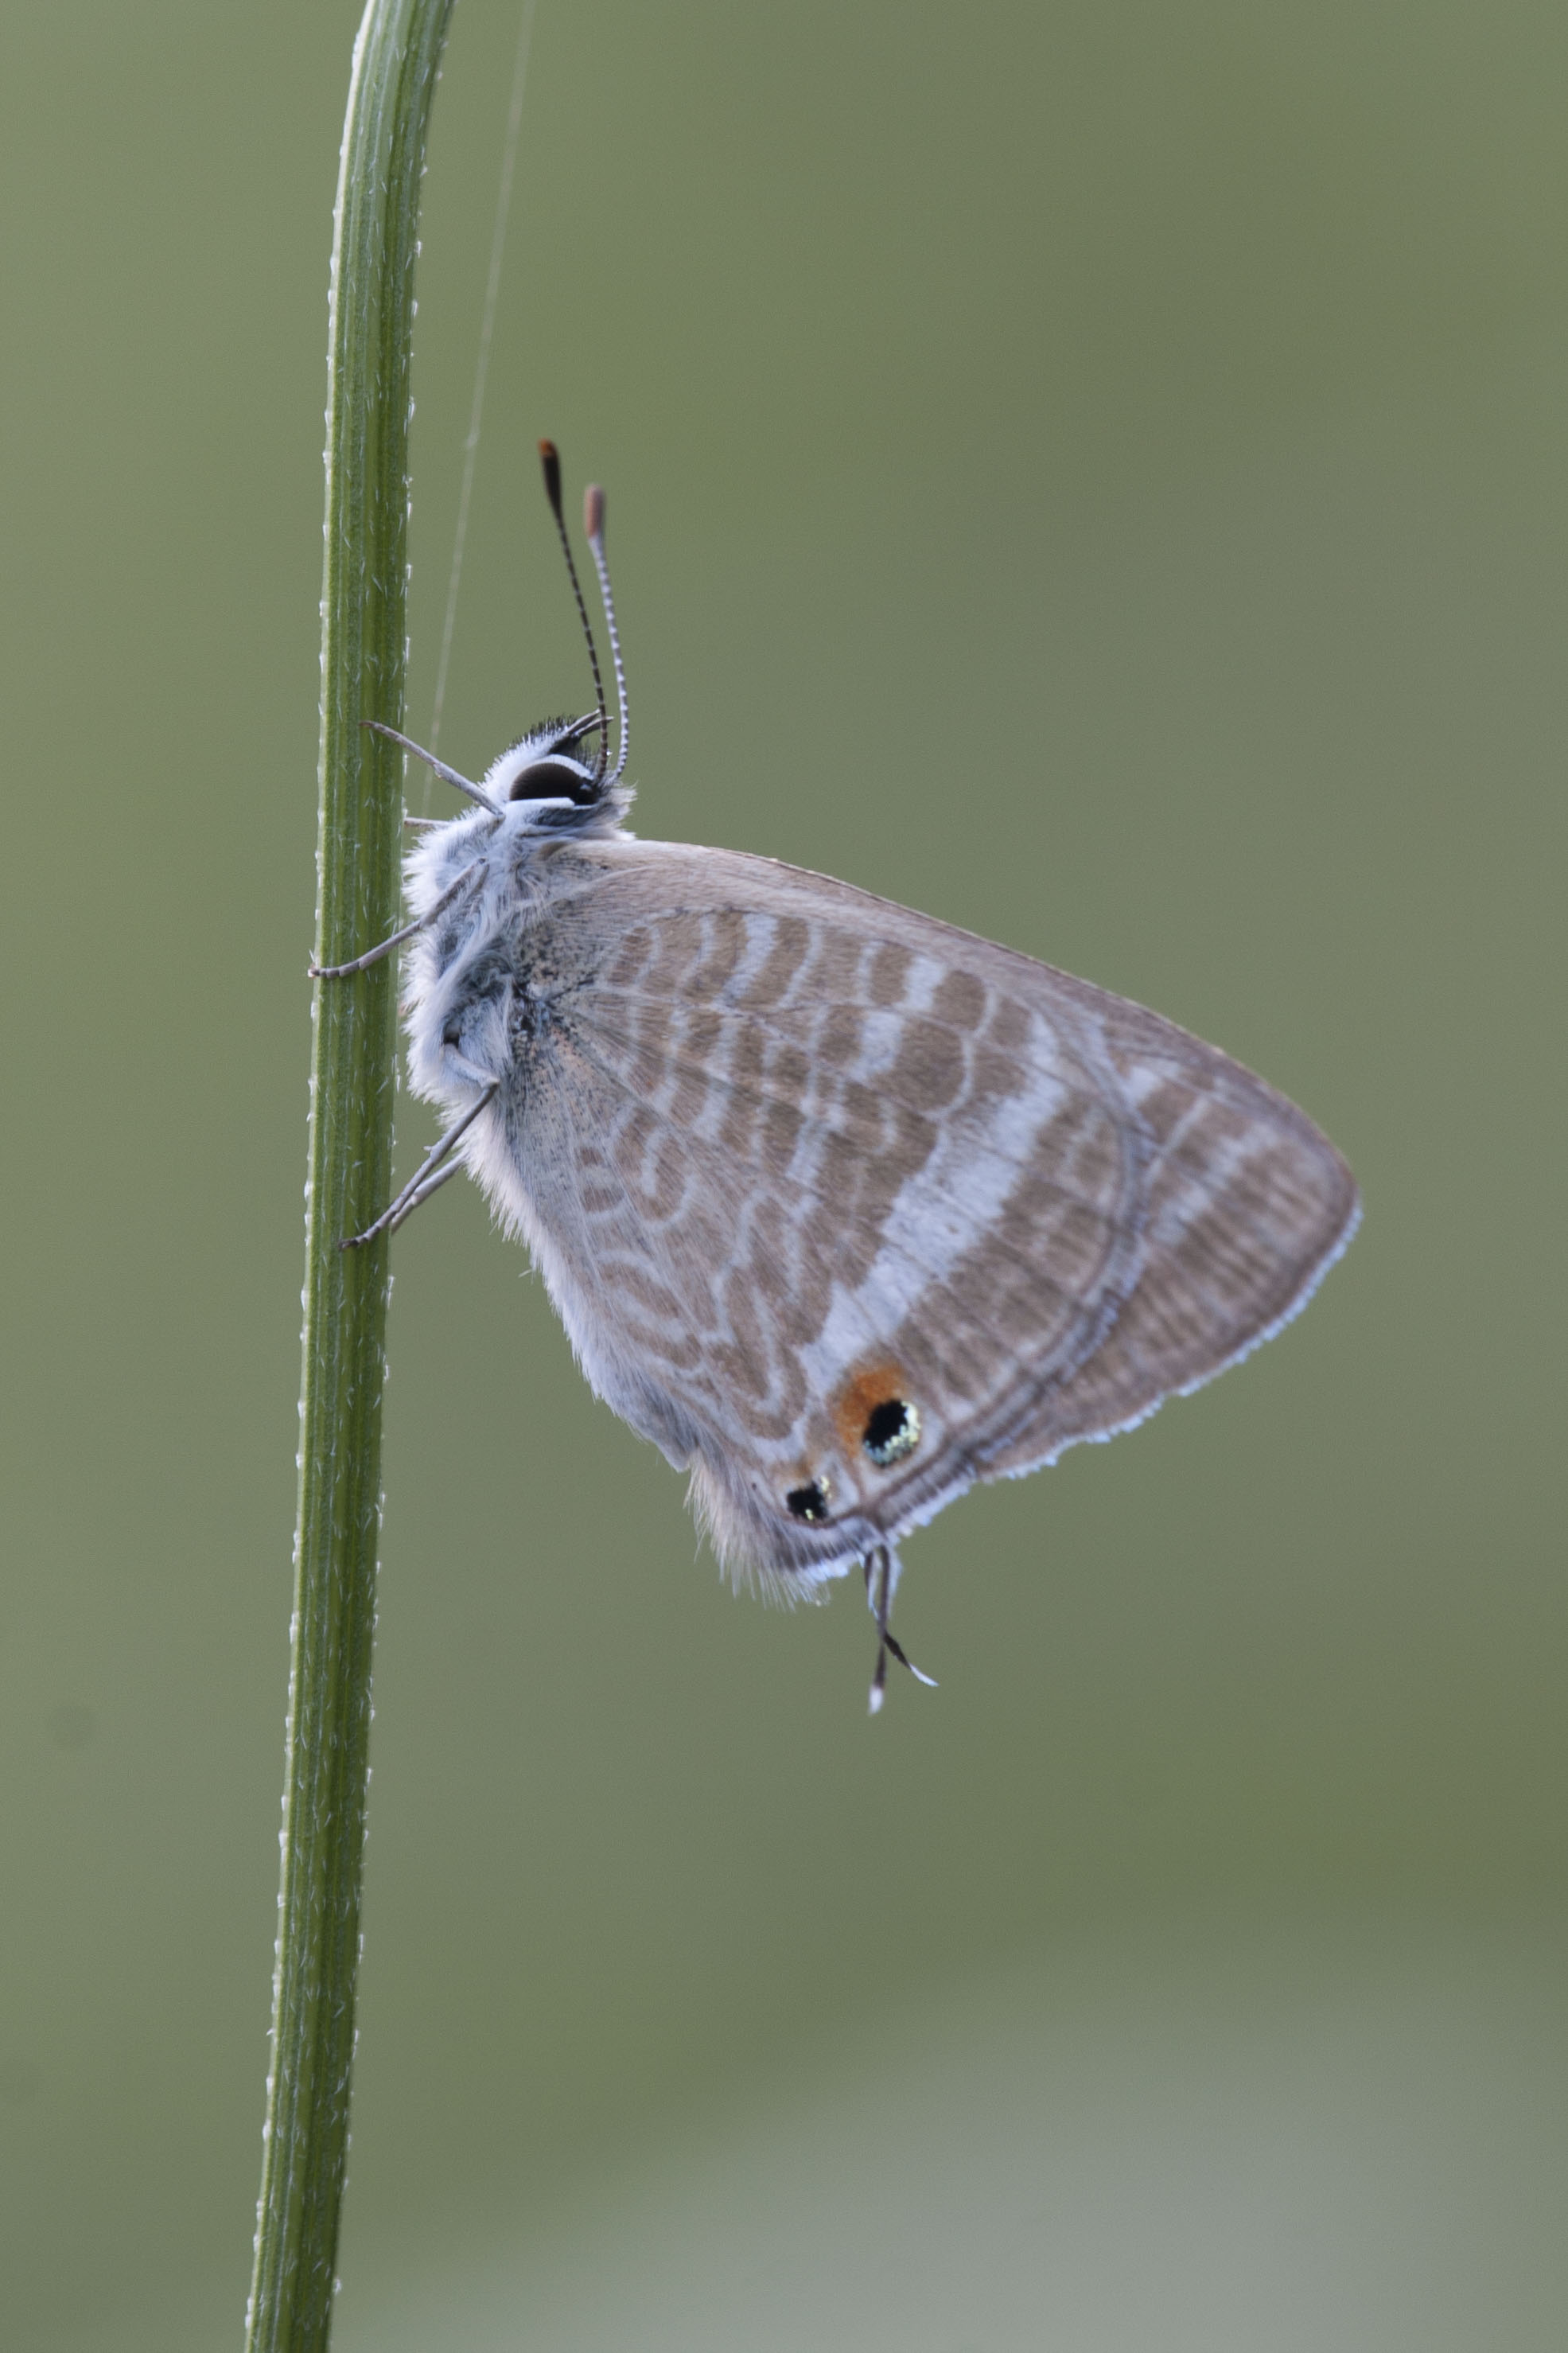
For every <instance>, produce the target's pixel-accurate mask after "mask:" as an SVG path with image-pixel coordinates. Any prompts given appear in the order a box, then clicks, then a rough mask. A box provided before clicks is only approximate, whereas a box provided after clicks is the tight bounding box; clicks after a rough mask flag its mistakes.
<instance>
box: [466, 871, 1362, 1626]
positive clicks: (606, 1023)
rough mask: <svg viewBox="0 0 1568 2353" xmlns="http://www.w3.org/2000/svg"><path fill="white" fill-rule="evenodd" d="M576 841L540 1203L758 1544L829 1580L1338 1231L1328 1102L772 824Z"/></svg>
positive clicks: (533, 1132)
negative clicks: (880, 887) (957, 925)
mask: <svg viewBox="0 0 1568 2353" xmlns="http://www.w3.org/2000/svg"><path fill="white" fill-rule="evenodd" d="M571 857H572V861H573V866H574V881H573V886H572V887H571V888H570V889H567V890H563V891H562V892H560V893H559V894H557V895H555V896H553V897H552V902H551V904H550V907H549V912H548V914H547V915H546V916H545V917H544V919H543V922H542V926H541V931H540V936H539V940H538V944H537V951H536V953H537V956H538V960H539V962H540V965H541V967H542V968H547V969H548V972H549V974H550V976H552V1013H551V1018H550V1022H549V1025H548V1029H547V1031H546V1032H545V1033H542V1036H541V1039H540V1045H539V1050H537V1051H536V1052H535V1053H533V1054H532V1055H531V1057H530V1058H529V1059H528V1060H527V1061H526V1064H524V1065H520V1087H519V1091H518V1094H517V1098H516V1099H515V1100H514V1101H513V1102H511V1103H510V1104H509V1106H508V1112H507V1119H508V1126H509V1145H510V1149H511V1151H512V1152H513V1153H514V1154H515V1162H514V1165H515V1166H519V1167H520V1168H521V1171H522V1173H523V1175H524V1177H525V1180H526V1184H527V1188H528V1206H527V1210H526V1212H525V1213H521V1214H520V1215H519V1219H518V1221H519V1223H520V1224H521V1225H522V1226H523V1227H524V1229H526V1230H527V1231H528V1233H529V1235H530V1239H531V1240H532V1241H533V1243H534V1247H535V1250H536V1252H537V1254H538V1256H539V1258H540V1261H541V1263H542V1267H543V1270H544V1272H545V1275H546V1277H547V1280H548V1281H549V1283H550V1287H551V1290H552V1293H553V1295H554V1296H555V1298H556V1301H557V1303H558V1305H559V1306H560V1307H561V1309H562V1313H563V1316H564V1318H565V1321H566V1323H567V1325H568V1328H569V1330H570V1331H571V1333H572V1335H573V1338H574V1342H575V1344H576V1345H577V1348H578V1351H579V1354H580V1356H582V1358H583V1361H584V1366H585V1368H586V1370H587V1371H588V1373H589V1375H590V1377H592V1378H593V1379H594V1381H595V1385H596V1386H597V1387H598V1388H600V1390H601V1392H602V1393H603V1394H604V1395H605V1396H606V1397H607V1398H609V1400H610V1402H611V1403H612V1404H613V1405H614V1406H616V1409H617V1410H619V1411H620V1412H622V1413H623V1414H625V1415H626V1419H628V1420H630V1421H631V1422H632V1423H633V1424H634V1426H635V1427H637V1428H638V1429H639V1430H643V1431H644V1432H645V1433H646V1434H647V1435H648V1436H651V1437H653V1438H655V1439H656V1440H658V1442H659V1443H660V1444H662V1445H663V1446H664V1448H665V1450H666V1451H667V1452H668V1453H669V1454H670V1455H671V1456H672V1458H673V1459H675V1460H676V1461H682V1462H689V1464H690V1467H691V1469H692V1472H693V1476H694V1485H695V1490H696V1493H697V1499H698V1503H699V1508H700V1512H701V1514H702V1515H703V1517H704V1519H705V1521H706V1524H707V1525H708V1526H709V1528H710V1531H711V1533H712V1535H713V1537H714V1540H715V1543H716V1545H717V1546H718V1549H719V1551H720V1553H721V1556H722V1557H724V1558H725V1559H727V1560H728V1561H729V1562H731V1565H733V1566H734V1567H737V1568H738V1569H741V1570H742V1571H756V1572H760V1573H761V1574H762V1576H763V1578H764V1580H767V1579H769V1578H770V1577H773V1578H781V1579H782V1580H783V1581H784V1583H785V1584H786V1585H789V1586H791V1587H794V1588H796V1589H801V1588H808V1587H809V1586H810V1585H811V1584H813V1583H814V1582H816V1579H818V1578H820V1577H823V1576H824V1575H830V1574H834V1573H842V1570H843V1568H844V1567H845V1566H846V1564H847V1563H848V1562H850V1561H852V1560H854V1559H858V1558H861V1557H863V1556H865V1555H866V1554H867V1553H868V1551H869V1550H870V1549H871V1547H872V1546H875V1545H876V1544H877V1543H878V1542H879V1541H881V1540H883V1539H885V1538H890V1537H894V1536H896V1535H899V1534H900V1532H901V1531H903V1530H905V1529H907V1528H909V1527H910V1526H912V1525H916V1524H917V1523H919V1522H921V1521H922V1520H924V1519H928V1518H929V1517H930V1516H931V1514H932V1513H933V1512H935V1511H937V1510H939V1509H940V1508H941V1506H942V1504H944V1503H946V1502H948V1501H949V1500H951V1499H952V1497H953V1496H954V1495H955V1494H957V1493H960V1492H962V1491H963V1489H964V1488H965V1487H967V1486H969V1485H970V1484H971V1483H972V1482H973V1481H974V1480H976V1479H989V1478H994V1477H997V1476H1000V1475H1002V1474H1005V1473H1017V1472H1025V1471H1028V1470H1032V1469H1035V1468H1037V1466H1039V1465H1040V1464H1043V1463H1046V1462H1048V1461H1051V1460H1052V1458H1053V1457H1054V1456H1055V1455H1057V1454H1058V1453H1059V1452H1060V1451H1061V1450H1062V1449H1063V1448H1064V1447H1066V1446H1068V1445H1070V1444H1071V1443H1073V1442H1074V1441H1075V1440H1080V1439H1088V1438H1099V1437H1104V1436H1107V1435H1109V1434H1110V1432H1112V1431H1114V1430H1122V1429H1125V1428H1127V1427H1128V1426H1129V1425H1130V1424H1131V1423H1133V1422H1135V1421H1137V1420H1138V1419H1141V1418H1142V1416H1143V1415H1145V1414H1147V1413H1148V1412H1150V1411H1151V1410H1152V1408H1153V1407H1154V1406H1155V1405H1156V1404H1157V1403H1158V1402H1159V1400H1160V1399H1161V1398H1163V1397H1164V1396H1166V1395H1168V1394H1169V1393H1170V1392H1171V1391H1173V1390H1179V1389H1184V1388H1191V1387H1193V1386H1194V1385H1195V1384H1196V1383H1198V1382H1201V1381H1204V1380H1206V1379H1207V1378H1208V1377H1210V1376H1211V1375H1212V1374H1214V1373H1216V1372H1218V1371H1219V1370H1220V1369H1221V1368H1222V1367H1223V1366H1226V1365H1227V1364H1229V1363H1231V1362H1233V1361H1234V1360H1235V1358H1236V1357H1237V1356H1240V1355H1242V1354H1244V1353H1245V1352H1246V1351H1247V1349H1248V1348H1250V1347H1251V1346H1253V1345H1255V1344H1256V1343H1257V1342H1258V1341H1259V1340H1261V1339H1264V1338H1266V1337H1267V1336H1268V1335H1269V1334H1270V1333H1271V1332H1272V1331H1274V1330H1275V1329H1276V1328H1277V1327H1278V1326H1279V1324H1280V1323H1282V1322H1283V1321H1284V1320H1285V1319H1286V1318H1287V1317H1289V1314H1291V1313H1292V1312H1293V1311H1294V1310H1295V1309H1296V1308H1297V1307H1299V1306H1300V1304H1301V1303H1302V1302H1303V1301H1304V1300H1305V1298H1306V1297H1307V1295H1308V1293H1310V1290H1311V1288H1312V1286H1313V1285H1314V1283H1315V1282H1316V1281H1317V1279H1318V1278H1319V1276H1320V1275H1321V1273H1322V1271H1324V1269H1325V1268H1326V1267H1327V1266H1328V1264H1329V1263H1330V1262H1331V1260H1332V1259H1333V1258H1334V1257H1335V1256H1336V1255H1337V1254H1338V1252H1339V1251H1340V1250H1341V1249H1342V1247H1343V1245H1344V1243H1345V1241H1346V1240H1348V1238H1349V1235H1350V1232H1351V1230H1352V1227H1353V1223H1354V1219H1355V1214H1356V1196H1355V1188H1354V1186H1353V1183H1352V1179H1351V1176H1350V1173H1349V1171H1348V1170H1347V1168H1346V1167H1345V1166H1344V1163H1343V1162H1342V1160H1341V1158H1340V1156H1339V1155H1338V1154H1337V1152H1336V1151H1335V1150H1334V1148H1333V1146H1332V1145H1331V1144H1330V1143H1329V1142H1328V1140H1327V1138H1326V1137H1324V1136H1323V1135H1322V1134H1320V1133H1319V1131H1318V1130H1317V1129H1316V1128H1315V1127H1314V1126H1313V1125H1312V1124H1311V1123H1310V1121H1309V1120H1308V1119H1307V1118H1306V1117H1305V1116H1304V1115H1303V1114H1302V1113H1300V1112H1299V1111H1298V1110H1297V1109H1296V1108H1295V1107H1294V1105H1293V1104H1291V1103H1288V1102H1286V1101H1285V1100H1284V1099H1283V1098H1282V1097H1281V1096H1279V1095H1277V1094H1275V1093H1274V1092H1272V1091H1271V1090H1270V1089H1269V1088H1268V1087H1266V1086H1265V1085H1263V1084H1262V1082H1260V1081H1259V1080H1258V1079H1256V1078H1254V1077H1253V1076H1252V1075H1251V1074H1250V1073H1249V1072H1248V1071H1245V1070H1243V1069H1242V1068H1241V1067H1240V1066H1239V1065H1238V1064H1237V1063H1235V1062H1233V1061H1231V1060H1228V1059H1227V1057H1226V1056H1225V1055H1223V1054H1221V1053H1219V1052H1217V1051H1216V1050H1215V1049H1214V1048H1213V1047H1210V1046H1205V1045H1204V1044H1202V1043H1200V1042H1199V1041H1198V1040H1197V1039H1194V1038H1191V1037H1189V1036H1187V1035H1186V1033H1185V1032H1184V1031H1183V1030H1181V1029H1177V1028H1175V1027H1174V1026H1173V1024H1172V1023H1170V1022H1167V1021H1163V1020H1162V1019H1160V1018H1158V1017H1157V1016H1156V1015H1153V1014H1151V1013H1147V1012H1144V1011H1143V1010H1142V1008H1139V1007H1137V1006H1134V1005H1131V1004H1128V1003H1126V1002H1125V1001H1124V1000H1122V999H1121V998H1119V997H1113V996H1110V995H1109V994H1108V993H1106V992H1105V991H1103V990H1101V989H1097V988H1094V987H1090V986H1089V985H1088V984H1086V983H1084V982H1081V981H1076V980H1073V979H1070V978H1069V977H1068V976H1066V975H1065V974H1062V973H1058V972H1056V971H1053V970H1052V969H1050V968H1049V967H1048V966H1047V965H1040V964H1037V963H1036V962H1034V961H1033V960H1032V959H1031V958H1029V957H1027V956H1024V955H1016V954H1015V953H1013V952H1011V951H1009V950H1007V949H1005V948H1001V947H996V946H994V945H993V944H990V943H989V942H987V941H984V940H980V939H976V938H974V937H973V936H971V935H970V934H966V933H963V932H958V931H954V930H952V929H951V928H950V927H949V926H947V925H946V924H943V923H937V922H934V921H932V920H931V919H930V918H929V917H926V916H923V915H918V914H913V913H909V912H908V911H907V910H905V909H903V908H900V907H896V906H892V905H889V904H888V903H887V902H883V901H881V900H878V899H873V898H870V897H868V896H867V895H866V894H865V893H863V892H858V891H856V890H854V889H852V888H851V887H850V886H848V885H847V884H845V883H840V882H835V881H828V880H826V879H824V878H822V877H819V876H816V875H812V874H805V873H802V872H799V871H796V870H795V869H793V868H788V867H782V866H778V865H775V864H773V862H771V861H769V860H762V859H755V858H748V857H744V856H741V855H738V854H734V853H731V852H728V851H722V850H710V849H684V848H679V847H677V846H674V845H665V844H659V843H642V842H637V841H634V840H631V839H626V838H624V837H623V838H619V839H612V840H610V841H606V842H602V843H600V842H595V843H592V844H584V846H583V848H582V849H580V850H576V851H574V852H573V853H571ZM900 1409H901V1419H900Z"/></svg>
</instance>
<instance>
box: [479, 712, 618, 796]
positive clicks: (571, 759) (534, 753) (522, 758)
mask: <svg viewBox="0 0 1568 2353" xmlns="http://www.w3.org/2000/svg"><path fill="white" fill-rule="evenodd" d="M600 724H601V722H600V718H599V714H598V712H594V711H590V712H588V714H587V716H586V717H585V718H583V719H547V720H545V721H544V722H543V723H542V725H540V726H538V727H531V728H530V729H529V732H528V733H527V734H526V735H524V736H523V737H521V740H520V741H519V742H518V743H516V744H512V745H511V746H510V748H509V749H508V750H507V751H505V752H503V753H502V754H501V755H500V758H499V759H498V760H493V761H492V762H491V763H490V765H489V768H488V769H487V770H486V772H485V776H484V791H485V793H486V795H487V797H489V799H490V800H491V801H493V802H495V803H496V804H497V805H498V806H499V807H501V808H503V809H507V808H510V807H512V806H513V805H515V804H517V803H522V804H524V805H525V807H526V810H527V815H528V816H529V817H536V818H539V819H541V820H542V821H543V822H545V823H546V824H548V823H550V822H552V818H551V817H548V816H547V815H546V812H547V811H549V812H552V816H553V821H555V822H559V821H560V819H561V818H562V816H563V813H564V812H565V811H568V810H587V809H598V808H603V807H606V806H607V805H608V804H609V803H610V802H611V801H612V800H618V801H621V802H623V803H624V802H625V800H626V797H627V796H626V793H625V792H624V791H621V790H620V789H619V788H617V787H616V786H612V785H611V783H610V781H609V778H608V777H607V776H606V775H605V769H604V765H603V763H602V762H600V761H595V760H591V759H584V756H583V746H584V739H585V738H586V737H588V736H590V735H592V734H595V733H596V732H597V731H598V729H599V727H600ZM525 821H526V820H525ZM568 822H570V820H568Z"/></svg>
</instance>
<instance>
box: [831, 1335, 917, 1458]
mask: <svg viewBox="0 0 1568 2353" xmlns="http://www.w3.org/2000/svg"><path fill="white" fill-rule="evenodd" d="M912 1394H913V1393H912V1390H911V1387H910V1377H909V1375H908V1373H906V1372H905V1370H904V1369H903V1366H901V1365H895V1364H894V1363H893V1361H892V1359H891V1358H890V1357H888V1358H885V1359H884V1360H883V1361H882V1362H881V1363H879V1364H875V1365H867V1366H864V1367H863V1368H862V1369H861V1370H860V1371H859V1372H858V1373H851V1374H850V1376H849V1378H848V1379H847V1381H846V1382H845V1384H844V1386H843V1388H841V1389H840V1390H839V1391H838V1394H837V1397H836V1398H834V1400H833V1405H832V1413H833V1427H834V1429H835V1430H837V1433H838V1443H839V1445H840V1447H841V1448H842V1449H843V1451H844V1455H845V1459H846V1461H850V1462H853V1461H855V1459H856V1457H857V1456H858V1453H859V1451H860V1448H861V1443H862V1441H863V1440H864V1438H865V1435H866V1424H867V1423H868V1421H869V1420H870V1419H871V1416H872V1415H873V1413H875V1411H876V1409H877V1408H878V1407H879V1405H895V1404H899V1405H908V1404H909V1403H910V1402H911V1401H912Z"/></svg>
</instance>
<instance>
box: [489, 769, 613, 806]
mask: <svg viewBox="0 0 1568 2353" xmlns="http://www.w3.org/2000/svg"><path fill="white" fill-rule="evenodd" d="M598 797H599V786H598V783H597V781H596V779H595V777H593V776H590V775H589V773H588V771H587V770H586V769H585V768H580V767H579V766H578V765H577V764H576V762H575V761H574V760H532V761H531V762H530V763H529V765H528V766H527V767H526V768H523V769H521V771H520V772H519V774H518V775H517V776H514V777H513V778H512V784H511V790H510V793H509V794H508V795H507V798H508V799H509V800H513V801H562V800H565V801H574V802H575V804H576V806H577V807H579V808H588V807H591V806H592V805H593V803H594V802H595V801H596V800H597V799H598Z"/></svg>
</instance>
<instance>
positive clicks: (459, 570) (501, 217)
mask: <svg viewBox="0 0 1568 2353" xmlns="http://www.w3.org/2000/svg"><path fill="white" fill-rule="evenodd" d="M538 6H539V0H523V5H522V14H521V18H520V20H519V23H518V32H517V58H516V62H515V63H514V65H513V68H512V77H511V105H510V109H509V111H508V114H507V121H506V144H505V146H504V147H503V148H502V150H501V166H500V187H499V188H498V189H497V191H496V214H495V223H494V226H493V227H492V229H491V231H490V268H489V278H488V279H487V280H486V282H485V307H484V311H483V315H482V316H481V319H480V322H479V364H478V365H477V367H476V368H475V370H474V405H473V408H472V410H471V412H470V414H469V417H468V439H467V440H466V441H465V442H464V444H463V480H462V487H461V489H460V490H459V491H458V528H457V531H456V533H455V534H454V537H453V542H452V570H451V575H450V577H449V578H448V580H447V611H446V617H445V618H444V619H443V621H442V624H441V656H440V659H439V660H438V661H437V665H436V692H435V696H434V699H433V701H432V703H431V709H430V749H431V751H432V752H434V751H435V749H436V747H437V744H439V742H440V740H441V711H442V706H443V704H444V703H445V702H446V700H447V670H449V668H450V667H451V660H452V638H453V635H454V633H455V631H456V628H457V625H458V584H459V583H460V581H461V579H462V576H463V554H464V550H465V548H466V546H467V544H468V508H469V505H470V503H471V501H472V499H473V495H474V470H475V468H476V466H477V464H478V462H479V427H480V425H481V424H482V423H483V421H484V413H485V381H486V378H487V377H488V376H489V366H490V345H491V343H493V342H494V340H495V326H496V311H497V308H498V306H499V304H500V270H501V257H502V255H503V254H504V252H505V250H506V232H507V222H508V219H509V217H510V212H511V181H512V172H513V168H514V166H515V164H516V163H517V147H518V139H519V136H520V134H521V129H522V94H523V90H524V89H525V87H526V85H527V81H528V52H529V47H530V44H531V41H532V39H533V19H534V16H535V14H536V13H537V10H538ZM433 785H434V776H433V773H432V771H431V770H430V769H428V768H427V769H426V772H425V796H424V803H423V810H422V813H423V814H424V815H425V816H426V817H428V816H429V814H430V796H431V791H432V788H433Z"/></svg>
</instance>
